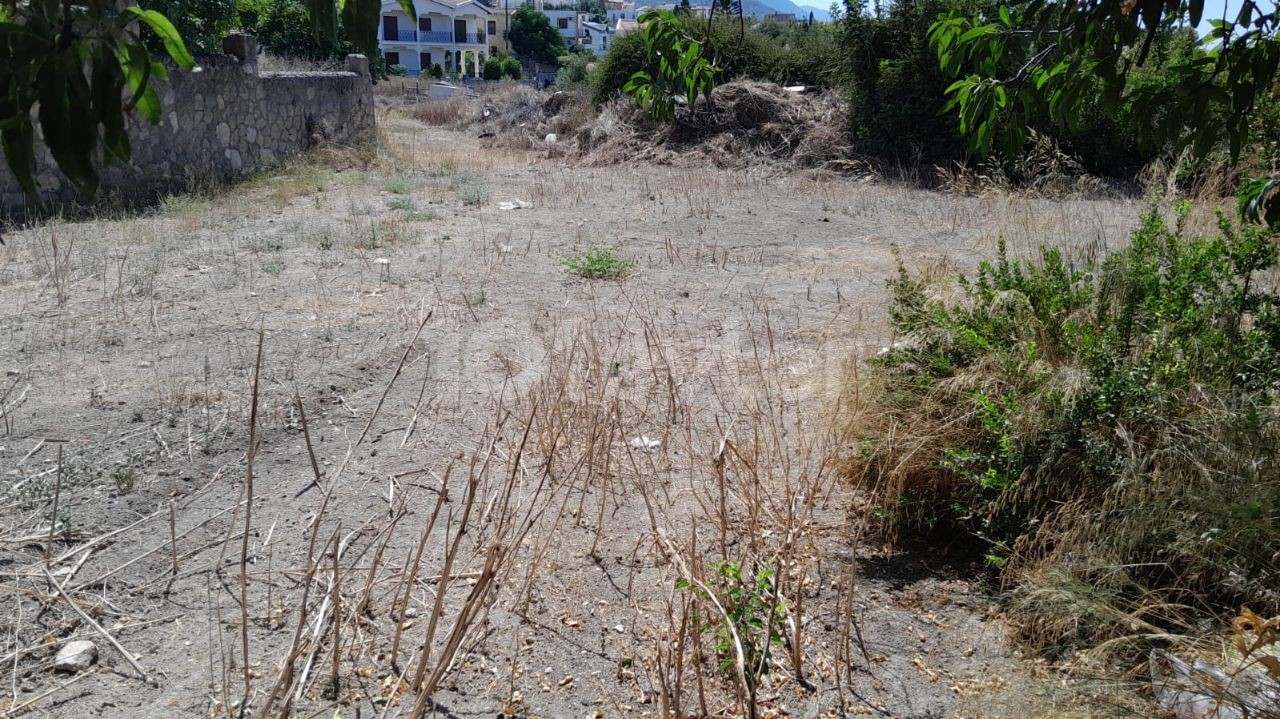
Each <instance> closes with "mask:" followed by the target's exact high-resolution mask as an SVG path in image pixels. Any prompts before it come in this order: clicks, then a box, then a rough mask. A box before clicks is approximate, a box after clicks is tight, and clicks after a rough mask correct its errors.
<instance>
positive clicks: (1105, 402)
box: [847, 204, 1280, 659]
mask: <svg viewBox="0 0 1280 719" xmlns="http://www.w3.org/2000/svg"><path fill="white" fill-rule="evenodd" d="M1189 212H1190V205H1189V204H1184V205H1182V206H1180V207H1179V208H1178V212H1177V213H1176V218H1175V220H1174V222H1173V223H1172V224H1169V223H1167V221H1166V220H1165V219H1164V218H1162V217H1161V216H1160V215H1159V213H1157V212H1156V211H1155V210H1152V211H1150V212H1149V213H1148V214H1147V216H1146V217H1145V219H1144V223H1143V225H1142V227H1141V228H1140V229H1139V230H1138V231H1137V232H1136V234H1135V236H1134V238H1133V243H1132V245H1131V246H1130V247H1128V248H1125V249H1123V250H1120V251H1117V252H1114V253H1112V254H1111V255H1109V256H1108V257H1105V258H1100V259H1098V260H1096V261H1091V262H1088V263H1086V264H1085V265H1083V266H1078V267H1077V266H1073V265H1072V264H1071V263H1069V262H1068V261H1067V260H1066V259H1064V258H1063V256H1062V255H1061V253H1060V252H1058V251H1056V250H1046V251H1044V254H1043V255H1042V257H1041V258H1040V259H1039V260H1038V261H1033V262H1021V261H1018V260H1011V259H1009V258H1008V257H1007V256H1006V255H1005V253H1004V251H1003V248H1002V250H1001V253H1000V255H999V257H998V258H997V259H996V260H995V261H993V262H988V263H983V265H982V267H981V268H980V270H979V272H978V274H977V276H976V277H974V278H972V279H967V280H966V279H964V278H962V279H961V282H960V292H959V296H958V297H957V296H955V295H954V294H953V296H952V297H950V298H947V299H936V298H933V297H931V296H930V294H929V292H928V290H927V288H926V287H925V286H924V284H923V283H921V282H920V281H918V280H916V279H914V278H912V277H911V276H910V275H908V274H907V273H906V272H905V270H904V271H903V272H902V273H901V275H900V277H899V278H898V279H897V280H895V281H894V282H893V283H892V288H893V290H894V295H895V299H894V303H893V306H892V308H891V311H890V314H891V317H892V319H893V323H894V327H895V329H896V330H897V331H898V332H899V333H900V334H901V339H900V340H899V341H898V342H897V343H895V344H894V346H893V347H890V348H886V349H885V351H884V352H882V354H881V355H880V357H878V358H877V359H876V360H874V362H873V372H872V379H871V380H870V381H869V382H868V383H865V384H863V385H862V387H861V389H862V390H863V391H864V394H863V396H862V399H863V400H864V401H867V402H869V403H870V404H871V406H872V407H874V411H870V412H868V413H867V414H866V416H867V417H870V418H873V420H874V423H873V424H872V425H871V426H870V427H863V428H862V429H863V431H864V438H863V441H862V442H861V444H860V448H859V450H860V451H858V452H857V453H855V454H854V455H853V456H852V457H851V458H850V459H849V460H848V465H847V468H848V471H849V473H850V476H851V477H852V478H853V479H854V481H855V482H856V483H858V484H859V485H860V486H862V487H863V488H864V489H866V490H867V491H868V492H869V495H870V496H871V497H872V502H873V504H874V505H875V511H876V512H877V513H878V516H880V518H881V519H882V520H883V522H884V528H885V529H886V530H887V531H890V532H896V531H910V532H924V533H930V534H933V535H934V536H942V535H948V536H951V537H955V536H957V535H959V536H969V537H972V538H974V539H976V540H977V541H979V542H981V543H983V544H985V547H986V550H987V558H988V561H989V562H990V563H991V564H992V565H993V566H994V567H997V568H999V569H1001V571H1002V579H1003V580H1004V583H1005V586H1006V588H1007V589H1010V590H1011V594H1010V597H1011V603H1010V616H1011V617H1012V618H1013V619H1014V621H1015V624H1016V625H1017V627H1018V628H1017V631H1016V634H1017V636H1018V637H1019V638H1020V639H1022V640H1024V641H1025V642H1027V643H1028V644H1030V645H1032V646H1034V647H1035V648H1036V649H1039V650H1042V651H1044V652H1045V653H1046V655H1048V656H1051V657H1055V658H1056V657H1060V656H1062V655H1063V653H1064V652H1069V651H1072V650H1078V649H1090V648H1092V649H1095V650H1098V649H1099V648H1101V651H1103V652H1104V653H1107V654H1109V655H1110V656H1113V657H1114V656H1116V655H1126V656H1127V658H1129V659H1137V658H1138V656H1139V654H1138V653H1137V651H1136V650H1143V651H1144V652H1145V650H1146V649H1149V648H1150V647H1151V646H1152V645H1153V644H1156V645H1168V644H1169V643H1170V642H1172V641H1174V639H1175V638H1176V637H1180V636H1189V635H1197V634H1203V629H1199V628H1198V622H1199V621H1200V620H1202V619H1205V618H1208V619H1209V621H1210V626H1221V625H1222V623H1225V619H1224V617H1227V616H1233V615H1234V613H1235V612H1236V611H1237V610H1238V609H1239V608H1240V607H1242V606H1248V607H1251V608H1253V609H1254V610H1255V611H1259V612H1260V613H1262V612H1265V613H1267V614H1275V613H1277V612H1280V591H1277V589H1276V587H1277V586H1280V554H1277V553H1276V547H1277V546H1280V412H1278V411H1277V405H1276V395H1275V388H1276V387H1277V386H1278V383H1280V362H1277V357H1280V311H1278V310H1280V295H1277V294H1276V292H1275V283H1274V279H1275V277H1274V267H1275V263H1276V259H1277V257H1276V250H1275V247H1274V244H1273V240H1272V238H1270V236H1269V235H1268V234H1267V232H1265V231H1264V230H1261V229H1242V228H1237V227H1234V226H1233V225H1232V224H1231V223H1230V222H1228V221H1226V220H1222V221H1221V222H1220V224H1219V227H1218V230H1217V232H1216V233H1212V234H1208V235H1205V236H1195V235H1193V234H1192V233H1191V232H1190V231H1189V230H1187V229H1186V220H1187V215H1188V213H1189ZM1122 648H1123V649H1126V650H1127V654H1126V652H1120V651H1119V650H1120V649H1122Z"/></svg>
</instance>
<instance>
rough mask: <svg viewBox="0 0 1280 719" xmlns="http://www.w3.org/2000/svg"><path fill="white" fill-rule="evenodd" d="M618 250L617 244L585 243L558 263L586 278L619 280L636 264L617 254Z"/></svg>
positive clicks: (629, 272)
mask: <svg viewBox="0 0 1280 719" xmlns="http://www.w3.org/2000/svg"><path fill="white" fill-rule="evenodd" d="M618 250H619V248H618V246H617V245H602V244H593V245H587V246H584V247H579V248H577V249H575V250H574V251H573V252H571V253H569V254H568V255H566V256H565V257H563V258H562V259H561V260H560V264H561V266H563V267H564V268H565V269H566V270H568V271H569V272H572V273H573V274H575V275H577V276H579V277H582V278H585V279H588V280H620V279H622V278H624V277H626V276H627V275H629V274H631V270H633V269H635V266H636V264H635V263H634V262H632V261H631V260H629V259H627V258H625V257H623V256H622V255H620V254H618Z"/></svg>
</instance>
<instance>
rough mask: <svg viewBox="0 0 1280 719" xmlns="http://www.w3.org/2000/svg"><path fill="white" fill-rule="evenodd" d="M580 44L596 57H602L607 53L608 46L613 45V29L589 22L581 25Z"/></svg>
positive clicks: (605, 25)
mask: <svg viewBox="0 0 1280 719" xmlns="http://www.w3.org/2000/svg"><path fill="white" fill-rule="evenodd" d="M581 44H582V46H583V47H586V48H590V49H591V52H593V53H595V56H596V57H604V54H605V53H606V52H608V51H609V46H610V45H611V44H613V27H612V26H610V25H607V24H605V23H600V22H591V21H590V20H588V21H586V22H584V23H582V40H581Z"/></svg>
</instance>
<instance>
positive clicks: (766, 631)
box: [675, 560, 787, 716]
mask: <svg viewBox="0 0 1280 719" xmlns="http://www.w3.org/2000/svg"><path fill="white" fill-rule="evenodd" d="M711 569H712V574H711V576H710V577H709V578H708V580H707V581H705V582H698V581H694V580H693V579H691V578H681V579H678V580H676V585H675V586H676V589H679V590H684V591H689V592H693V593H694V595H695V596H697V597H698V598H700V599H701V600H703V601H702V604H701V606H702V607H703V611H701V612H696V615H695V618H694V622H695V624H696V626H697V627H698V629H699V631H700V632H701V633H703V634H708V635H710V636H711V637H712V639H713V641H714V642H715V648H716V654H717V656H718V657H719V661H720V670H721V671H724V672H733V675H734V676H736V677H737V679H738V681H739V682H740V683H744V684H745V686H744V687H742V689H743V690H744V695H745V696H744V697H743V699H744V701H745V702H746V703H747V706H748V707H752V708H754V706H755V694H756V689H757V688H758V686H759V681H760V677H761V676H763V675H764V674H765V673H766V672H768V670H769V657H770V653H771V651H772V649H773V647H777V646H782V645H783V642H784V640H783V636H782V628H783V626H785V622H786V612H787V607H786V604H785V603H784V602H783V601H782V599H781V598H780V597H779V596H778V592H777V586H776V583H775V581H774V577H775V569H774V567H773V565H772V563H766V564H765V565H763V566H760V567H757V568H756V569H755V571H754V572H752V571H750V570H748V569H747V568H745V567H744V566H743V564H742V562H737V561H732V560H724V561H720V562H715V563H713V564H712V565H711ZM752 716H754V711H752Z"/></svg>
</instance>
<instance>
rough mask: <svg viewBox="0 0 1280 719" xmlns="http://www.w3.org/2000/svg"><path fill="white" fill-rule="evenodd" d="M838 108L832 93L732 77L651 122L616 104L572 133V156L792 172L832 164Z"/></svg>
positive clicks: (840, 144) (840, 123)
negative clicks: (672, 115)
mask: <svg viewBox="0 0 1280 719" xmlns="http://www.w3.org/2000/svg"><path fill="white" fill-rule="evenodd" d="M846 124H847V118H846V113H845V109H844V106H843V104H842V103H841V102H840V101H839V99H838V98H836V97H835V96H833V95H830V94H828V95H821V96H809V95H803V94H798V93H791V92H787V91H786V90H784V89H782V88H781V87H779V86H778V85H774V84H772V83H762V82H754V81H750V80H738V81H734V82H729V83H725V84H723V85H720V86H718V87H716V89H715V90H714V91H713V92H712V93H711V102H709V103H708V102H706V101H705V100H703V101H699V102H698V103H697V105H695V106H694V107H693V108H692V109H691V110H689V109H684V110H682V111H681V112H679V113H677V117H676V119H675V121H674V122H672V123H668V124H659V123H656V122H654V121H653V120H651V119H650V118H649V117H648V116H647V115H645V114H644V113H643V112H641V111H639V110H638V109H636V108H634V107H631V106H629V105H623V104H621V103H620V102H619V103H617V104H615V105H613V106H612V107H611V108H610V111H609V112H605V113H601V116H600V118H599V120H597V122H596V123H594V124H593V125H591V126H589V127H587V128H584V129H583V130H582V131H581V132H579V134H578V142H579V147H580V151H581V152H582V153H584V154H585V155H586V157H587V159H588V161H589V162H592V163H594V164H613V163H617V162H632V161H636V160H642V161H649V162H654V163H658V164H678V163H680V162H688V161H696V162H699V163H704V162H708V161H710V162H711V163H712V164H714V165H716V166H718V167H730V168H733V167H744V166H748V165H752V164H760V163H771V164H772V163H776V164H784V165H789V166H792V167H798V168H819V167H836V166H840V165H841V164H842V163H844V162H847V160H848V157H849V145H848V143H847V140H846V139H845V132H844V128H845V126H846Z"/></svg>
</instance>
